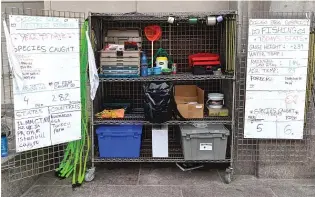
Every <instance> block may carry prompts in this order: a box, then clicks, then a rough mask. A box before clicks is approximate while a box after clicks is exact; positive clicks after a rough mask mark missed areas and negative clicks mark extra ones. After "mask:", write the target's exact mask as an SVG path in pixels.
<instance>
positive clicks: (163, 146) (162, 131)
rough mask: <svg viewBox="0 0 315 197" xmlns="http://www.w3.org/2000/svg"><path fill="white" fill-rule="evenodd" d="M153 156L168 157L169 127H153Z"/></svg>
mask: <svg viewBox="0 0 315 197" xmlns="http://www.w3.org/2000/svg"><path fill="white" fill-rule="evenodd" d="M152 156H153V157H168V127H167V125H161V126H153V127H152Z"/></svg>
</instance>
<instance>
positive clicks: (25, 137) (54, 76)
mask: <svg viewBox="0 0 315 197" xmlns="http://www.w3.org/2000/svg"><path fill="white" fill-rule="evenodd" d="M9 20H10V35H11V39H12V43H13V46H14V50H15V53H16V55H17V58H18V60H19V63H20V67H21V70H22V74H23V79H24V80H23V83H24V87H23V89H21V90H20V89H18V87H17V84H15V80H13V95H14V114H15V137H16V151H17V152H22V151H27V150H31V149H37V148H41V147H46V146H51V145H55V144H61V143H65V142H69V141H73V140H78V139H81V96H80V46H79V45H80V44H79V42H80V28H79V21H78V20H77V19H73V18H56V17H37V16H19V15H11V16H9Z"/></svg>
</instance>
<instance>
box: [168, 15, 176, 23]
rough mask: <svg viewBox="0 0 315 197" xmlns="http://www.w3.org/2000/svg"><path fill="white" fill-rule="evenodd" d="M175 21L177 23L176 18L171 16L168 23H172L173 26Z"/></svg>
mask: <svg viewBox="0 0 315 197" xmlns="http://www.w3.org/2000/svg"><path fill="white" fill-rule="evenodd" d="M174 21H175V18H174V17H171V16H170V17H168V19H167V22H168V23H170V24H173V23H174Z"/></svg>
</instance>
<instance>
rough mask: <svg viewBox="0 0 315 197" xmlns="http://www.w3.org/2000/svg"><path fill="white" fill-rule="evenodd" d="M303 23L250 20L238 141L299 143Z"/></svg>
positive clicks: (303, 83)
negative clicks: (242, 127)
mask: <svg viewBox="0 0 315 197" xmlns="http://www.w3.org/2000/svg"><path fill="white" fill-rule="evenodd" d="M309 34H310V20H309V19H250V20H249V29H248V52H247V76H246V102H245V123H244V124H245V125H244V138H270V139H302V138H303V129H304V110H305V94H306V80H307V65H308V48H309Z"/></svg>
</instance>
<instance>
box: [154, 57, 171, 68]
mask: <svg viewBox="0 0 315 197" xmlns="http://www.w3.org/2000/svg"><path fill="white" fill-rule="evenodd" d="M155 65H156V67H161V69H164V68H168V60H167V57H157V58H156V61H155Z"/></svg>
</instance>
